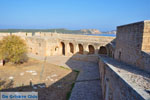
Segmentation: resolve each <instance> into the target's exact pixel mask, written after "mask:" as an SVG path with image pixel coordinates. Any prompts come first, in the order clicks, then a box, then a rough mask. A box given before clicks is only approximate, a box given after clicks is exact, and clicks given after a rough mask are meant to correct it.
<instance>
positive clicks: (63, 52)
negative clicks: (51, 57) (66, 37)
mask: <svg viewBox="0 0 150 100" xmlns="http://www.w3.org/2000/svg"><path fill="white" fill-rule="evenodd" d="M61 48H62V55H65V43H64V42H61Z"/></svg>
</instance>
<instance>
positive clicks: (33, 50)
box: [0, 32, 115, 62]
mask: <svg viewBox="0 0 150 100" xmlns="http://www.w3.org/2000/svg"><path fill="white" fill-rule="evenodd" d="M0 35H1V37H3V36H7V35H17V36H20V37H21V38H23V39H24V40H25V41H26V43H27V46H28V52H29V53H30V54H34V55H39V56H57V55H65V56H70V57H74V58H76V59H80V60H81V58H82V60H86V61H91V60H92V61H94V62H97V61H98V55H99V54H108V55H114V54H113V53H114V51H113V49H109V48H112V46H111V43H114V39H115V37H105V36H88V35H75V34H58V33H51V32H35V33H28V32H18V33H0ZM110 50H111V51H110Z"/></svg>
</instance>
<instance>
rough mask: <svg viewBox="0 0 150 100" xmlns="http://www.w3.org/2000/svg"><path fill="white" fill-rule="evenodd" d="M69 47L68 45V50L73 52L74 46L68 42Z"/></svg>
mask: <svg viewBox="0 0 150 100" xmlns="http://www.w3.org/2000/svg"><path fill="white" fill-rule="evenodd" d="M69 47H70V52H71V53H74V46H73V44H72V43H69Z"/></svg>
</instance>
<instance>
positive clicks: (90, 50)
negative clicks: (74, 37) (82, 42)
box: [89, 45, 95, 54]
mask: <svg viewBox="0 0 150 100" xmlns="http://www.w3.org/2000/svg"><path fill="white" fill-rule="evenodd" d="M94 53H95V49H94V46H92V45H89V54H94Z"/></svg>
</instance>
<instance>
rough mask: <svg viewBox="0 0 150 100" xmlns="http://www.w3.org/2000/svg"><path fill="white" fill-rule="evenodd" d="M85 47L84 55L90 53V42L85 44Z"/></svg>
mask: <svg viewBox="0 0 150 100" xmlns="http://www.w3.org/2000/svg"><path fill="white" fill-rule="evenodd" d="M83 49H84V52H83V54H84V55H87V54H88V53H89V48H88V44H83Z"/></svg>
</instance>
